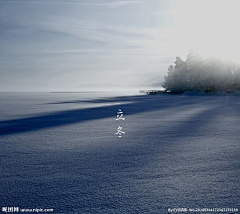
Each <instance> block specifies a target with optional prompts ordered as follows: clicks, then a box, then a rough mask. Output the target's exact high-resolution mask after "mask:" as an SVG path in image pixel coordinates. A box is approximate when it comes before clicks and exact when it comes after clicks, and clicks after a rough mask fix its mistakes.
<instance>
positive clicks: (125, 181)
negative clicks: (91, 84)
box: [0, 92, 240, 214]
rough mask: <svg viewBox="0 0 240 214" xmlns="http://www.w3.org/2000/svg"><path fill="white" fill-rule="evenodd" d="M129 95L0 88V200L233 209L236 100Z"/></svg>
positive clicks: (7, 203) (103, 209)
mask: <svg viewBox="0 0 240 214" xmlns="http://www.w3.org/2000/svg"><path fill="white" fill-rule="evenodd" d="M129 94H130V93H127V92H121V93H116V92H114V93H113V92H112V93H103V92H101V93H93V92H92V93H0V103H1V104H0V143H1V144H0V147H1V152H0V157H1V174H0V188H1V197H0V206H1V207H19V208H25V209H27V208H30V209H34V208H44V209H45V208H51V209H54V212H53V213H117V214H118V213H121V214H122V213H168V208H171V209H174V208H215V207H216V208H224V207H228V208H238V209H240V204H239V202H240V200H239V199H240V188H239V187H240V183H239V178H240V158H239V157H240V156H239V154H240V97H238V96H187V95H164V94H163V95H141V94H138V93H135V94H134V95H129ZM119 109H121V110H122V111H123V114H124V115H123V116H124V118H125V120H124V121H122V120H116V118H117V117H116V115H117V112H118V110H119ZM118 126H122V131H125V132H126V133H125V134H123V135H122V137H121V138H119V137H117V135H115V133H116V132H117V128H118ZM191 213H194V212H191ZM196 213H199V212H196ZM200 213H202V212H200ZM205 213H207V212H205ZM228 213H229V212H228ZM237 213H238V212H237Z"/></svg>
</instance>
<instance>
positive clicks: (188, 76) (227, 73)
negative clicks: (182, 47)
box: [163, 51, 240, 94]
mask: <svg viewBox="0 0 240 214" xmlns="http://www.w3.org/2000/svg"><path fill="white" fill-rule="evenodd" d="M164 79H165V82H164V84H163V87H164V88H165V91H166V92H170V93H177V94H180V93H184V92H187V91H195V92H206V93H207V92H226V93H232V92H235V91H236V90H240V65H239V64H237V63H234V62H232V61H230V60H227V59H223V58H220V57H208V58H206V57H203V56H201V55H200V54H197V53H194V52H193V51H191V52H190V53H189V54H188V56H187V58H186V60H185V61H183V60H182V59H181V58H180V57H176V61H175V62H174V65H170V66H169V67H168V73H167V76H164Z"/></svg>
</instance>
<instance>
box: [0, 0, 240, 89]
mask: <svg viewBox="0 0 240 214" xmlns="http://www.w3.org/2000/svg"><path fill="white" fill-rule="evenodd" d="M239 3H240V2H239V1H238V0H236V1H235V0H226V1H221V0H0V91H55V90H60V91H65V90H68V91H71V90H82V89H90V90H91V89H95V88H98V87H99V88H102V87H103V86H108V87H113V86H116V87H122V88H125V87H129V86H138V87H139V89H144V87H145V86H147V85H149V86H151V85H154V84H156V83H161V82H163V76H164V74H166V72H167V68H168V66H169V65H170V64H172V63H173V62H174V60H175V57H176V56H180V57H183V58H184V57H186V55H187V53H188V51H189V49H190V48H191V47H193V48H194V47H196V46H198V47H200V49H201V50H202V52H203V53H204V54H212V53H218V54H222V55H225V56H228V57H230V58H232V59H236V60H237V57H238V55H239V54H238V53H239V50H240V47H239V38H240V32H239V29H238V28H239V24H238V22H239V20H240V16H239V11H238V9H239V6H240V5H239Z"/></svg>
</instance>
